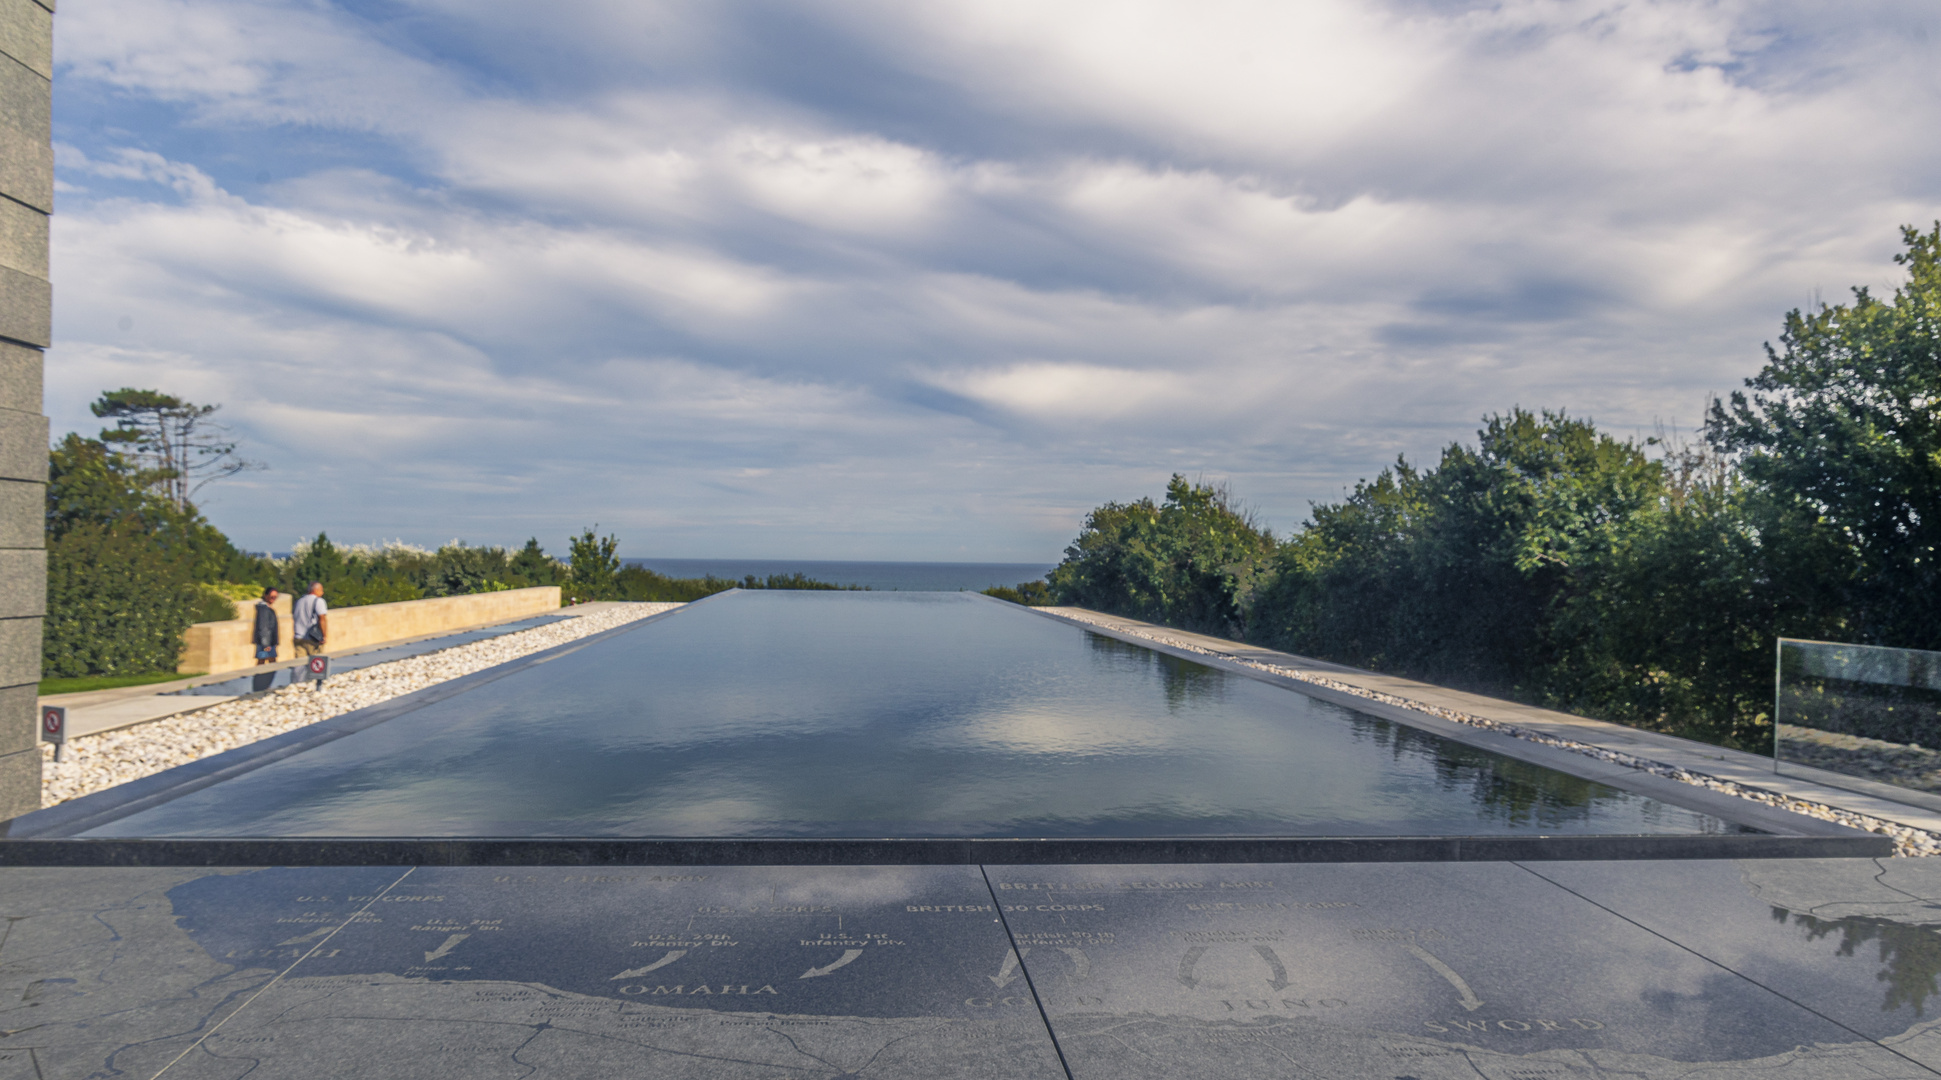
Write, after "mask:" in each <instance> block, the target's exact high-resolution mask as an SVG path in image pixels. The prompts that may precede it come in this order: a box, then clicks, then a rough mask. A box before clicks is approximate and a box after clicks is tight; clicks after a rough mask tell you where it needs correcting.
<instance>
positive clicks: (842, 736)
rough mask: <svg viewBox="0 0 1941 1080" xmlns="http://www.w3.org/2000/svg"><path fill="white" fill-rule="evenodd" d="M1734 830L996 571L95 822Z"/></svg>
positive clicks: (931, 830) (253, 826) (410, 717)
mask: <svg viewBox="0 0 1941 1080" xmlns="http://www.w3.org/2000/svg"><path fill="white" fill-rule="evenodd" d="M1728 831H1738V830H1737V828H1736V827H1734V826H1730V825H1727V824H1725V823H1723V822H1721V821H1719V820H1717V819H1714V818H1710V817H1707V816H1705V815H1702V814H1697V813H1694V812H1691V811H1688V810H1684V809H1680V808H1678V807H1673V806H1669V805H1667V804H1664V803H1660V802H1657V801H1655V800H1652V799H1649V798H1645V797H1643V796H1639V795H1634V794H1631V793H1628V792H1624V791H1620V790H1617V789H1615V788H1610V787H1606V786H1604V785H1601V784H1596V783H1592V782H1589V781H1585V780H1579V779H1576V778H1574V777H1570V776H1567V775H1564V774H1562V773H1558V772H1554V771H1551V770H1548V769H1544V768H1541V767H1538V766H1534V765H1528V764H1524V763H1521V762H1517V761H1513V760H1511V759H1508V758H1503V757H1498V756H1496V755H1493V754H1488V753H1485V752H1482V751H1477V750H1472V749H1469V748H1466V747H1462V746H1459V745H1457V744H1453V743H1448V742H1445V741H1443V740H1441V739H1438V738H1436V737H1434V736H1430V735H1425V734H1422V733H1420V732H1417V731H1415V730H1413V729H1411V728H1406V727H1402V726H1399V725H1394V724H1390V723H1388V722H1386V721H1382V720H1376V719H1371V718H1369V717H1365V716H1362V715H1360V714H1357V713H1353V712H1349V711H1347V710H1345V709H1341V708H1337V707H1335V706H1332V705H1327V704H1323V703H1320V702H1316V701H1314V700H1313V699H1311V698H1307V697H1304V696H1302V695H1300V694H1297V693H1294V692H1292V691H1288V690H1283V689H1280V688H1279V687H1275V686H1270V685H1267V684H1265V683H1261V682H1257V681H1255V680H1252V679H1248V678H1244V677H1241V676H1235V675H1228V674H1226V673H1224V672H1221V671H1217V670H1214V669H1211V668H1207V667H1203V666H1200V665H1198V664H1192V663H1187V662H1184V661H1179V660H1174V659H1172V658H1170V657H1165V656H1161V655H1159V654H1157V653H1153V652H1150V651H1148V650H1146V649H1142V648H1138V647H1135V646H1131V645H1125V644H1122V643H1120V642H1117V641H1114V640H1112V639H1109V638H1103V637H1099V636H1096V635H1093V634H1089V633H1087V632H1085V631H1083V630H1080V629H1078V628H1075V627H1072V626H1068V625H1065V624H1062V623H1058V622H1054V621H1052V620H1050V619H1047V618H1044V617H1042V616H1039V615H1034V614H1032V613H1031V612H1029V611H1026V610H1024V609H1021V608H1017V607H1014V606H1012V605H1008V604H1004V603H1002V602H1000V601H996V600H992V599H989V598H987V597H982V596H978V595H975V594H961V593H805V592H765V591H764V592H737V593H728V594H723V595H721V596H717V597H714V598H711V599H709V600H705V601H702V602H700V603H697V604H694V605H692V606H690V607H688V608H686V609H684V610H681V611H679V612H677V613H675V614H673V615H671V616H669V617H666V618H663V619H661V620H658V621H656V622H652V623H648V624H646V625H643V626H639V627H637V628H634V629H632V630H629V631H626V632H623V633H620V634H618V635H616V636H613V637H610V638H606V639H604V640H601V641H598V642H595V643H593V644H591V645H588V646H586V647H584V648H581V649H579V650H578V651H575V652H571V653H568V654H566V655H563V656H559V657H557V658H555V659H553V660H551V661H550V662H548V663H545V664H541V665H539V666H537V667H533V668H530V669H527V670H525V671H521V672H519V673H517V674H513V675H510V676H507V677H505V678H502V679H500V680H498V681H496V682H492V683H489V684H487V685H485V686H482V687H480V688H478V689H476V690H472V691H470V692H467V693H463V694H460V695H457V696H455V697H452V698H447V699H446V700H444V701H440V702H437V703H435V704H432V705H429V706H426V707H425V708H422V709H419V710H417V711H415V712H412V713H409V714H407V715H405V716H402V717H399V718H397V719H395V720H392V721H389V722H388V723H384V724H380V725H378V726H376V727H373V728H369V729H366V730H364V731H361V732H358V733H357V734H354V735H350V736H347V737H345V738H342V739H339V740H337V741H336V742H333V743H330V744H327V745H325V746H322V747H319V748H317V749H314V750H310V751H307V752H305V753H302V754H298V755H295V756H293V757H290V758H286V759H284V760H282V761H279V762H276V763H274V764H271V765H268V766H265V767H263V768H260V769H257V770H256V771H254V772H251V773H247V774H245V775H242V776H240V777H237V778H236V779H233V780H229V781H226V782H223V783H220V784H217V785H214V786H212V787H209V788H205V789H203V790H201V791H198V792H194V793H192V794H189V795H186V796H183V797H181V798H178V799H176V800H174V801H172V802H169V803H165V804H163V805H161V806H158V807H155V808H153V809H150V810H147V811H144V812H142V813H139V814H135V815H131V816H129V817H126V818H123V819H121V820H119V821H117V822H114V823H112V824H110V825H107V826H103V827H101V828H98V829H96V830H94V831H93V832H91V833H89V834H87V835H92V836H490V835H501V836H506V835H512V836H517V835H525V836H559V835H571V836H603V835H625V836H823V837H832V836H1181V835H1187V836H1192V835H1243V834H1244V835H1307V836H1350V835H1359V836H1367V835H1474V834H1502V833H1550V834H1558V833H1577V834H1582V833H1699V832H1728Z"/></svg>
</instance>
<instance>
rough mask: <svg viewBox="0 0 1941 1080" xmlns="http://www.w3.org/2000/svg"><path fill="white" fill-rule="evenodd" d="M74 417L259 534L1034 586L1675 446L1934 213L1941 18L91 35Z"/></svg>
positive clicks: (73, 252)
mask: <svg viewBox="0 0 1941 1080" xmlns="http://www.w3.org/2000/svg"><path fill="white" fill-rule="evenodd" d="M55 36H56V59H57V71H56V82H55V106H54V108H55V128H54V138H55V143H56V147H57V162H58V178H59V184H60V186H59V189H58V196H57V197H58V200H59V203H58V211H59V212H58V214H57V216H56V219H55V230H54V273H55V282H56V285H55V339H56V343H55V347H54V349H53V350H52V351H51V352H50V354H49V357H48V392H47V411H48V413H49V415H50V416H52V417H53V421H54V428H55V431H56V432H57V433H59V432H62V431H66V430H75V429H80V430H86V431H92V430H93V429H94V428H96V427H98V422H97V421H94V420H93V419H92V417H90V416H89V415H88V413H87V403H88V402H89V401H90V400H91V399H92V398H93V397H94V396H95V395H96V394H97V393H99V392H100V391H101V390H102V389H104V388H107V387H115V386H122V385H133V386H140V387H155V388H159V389H164V390H168V391H171V392H174V393H178V394H181V395H184V396H187V397H190V398H192V399H194V400H197V401H209V402H220V403H221V404H222V406H223V410H222V416H224V417H225V418H226V419H227V420H228V421H229V422H230V424H231V426H232V427H233V429H234V431H235V432H236V434H237V435H238V436H239V437H240V438H241V439H242V440H243V442H244V443H245V444H246V447H247V450H248V452H249V453H250V454H251V455H252V456H254V457H257V458H260V459H262V460H264V461H266V462H268V463H269V465H270V466H271V468H270V469H269V470H268V471H265V472H262V473H257V474H253V475H251V476H249V477H246V478H243V479H239V480H232V481H229V482H227V483H224V484H220V485H216V486H212V487H210V488H208V489H205V492H204V496H205V497H204V500H203V501H204V502H205V504H206V509H207V510H208V512H209V514H210V516H211V518H212V519H213V520H214V521H215V522H216V523H217V524H218V525H220V526H222V527H223V528H224V529H225V530H227V531H228V532H229V533H230V534H231V536H232V537H234V538H235V539H236V540H237V541H238V542H239V543H242V544H243V545H245V546H247V547H252V548H257V549H287V548H288V546H289V544H290V543H291V541H293V540H295V539H296V538H297V537H299V536H303V535H309V534H314V533H315V532H316V531H317V530H319V529H326V528H327V529H328V530H329V531H330V532H331V534H332V536H333V537H335V538H337V539H339V540H345V541H370V540H379V539H389V538H401V539H405V540H408V541H413V542H417V543H427V544H435V543H437V542H440V541H443V540H445V539H448V538H451V537H455V536H456V537H464V538H466V539H468V540H471V541H474V542H493V543H518V542H521V541H523V540H524V539H525V538H526V537H527V536H529V535H537V536H538V537H539V538H540V539H541V541H542V543H545V544H546V545H547V546H548V547H549V548H550V549H554V550H558V549H560V548H562V547H563V546H564V539H565V537H566V535H567V534H568V532H569V531H573V530H575V529H577V528H578V527H580V526H582V525H587V524H592V523H595V522H597V523H599V524H600V525H601V526H602V528H603V529H604V530H611V531H615V532H617V533H618V534H619V535H620V536H621V539H622V551H623V553H625V554H631V555H643V556H645V555H661V556H698V557H710V556H747V557H798V558H857V559H873V558H902V559H936V560H979V559H994V560H1020V561H1036V560H1045V561H1051V560H1054V559H1056V558H1057V555H1058V552H1059V550H1060V549H1061V548H1062V547H1063V545H1064V544H1065V543H1066V542H1068V541H1069V540H1070V539H1071V537H1072V536H1073V535H1074V534H1075V532H1076V530H1077V528H1078V524H1079V522H1080V519H1081V518H1082V516H1083V514H1084V512H1085V510H1087V509H1088V508H1090V507H1092V506H1094V505H1096V504H1098V503H1100V502H1102V501H1105V500H1108V499H1127V498H1132V497H1136V496H1138V495H1141V494H1148V493H1155V492H1157V491H1158V490H1159V489H1160V488H1161V487H1162V486H1163V484H1164V481H1165V478H1166V476H1167V475H1168V474H1169V473H1171V472H1174V471H1179V472H1185V473H1188V474H1189V475H1204V476H1206V477H1208V478H1211V479H1226V480H1229V481H1230V482H1231V483H1232V485H1233V487H1234V489H1235V490H1236V491H1237V493H1238V494H1240V495H1241V496H1242V497H1243V498H1244V499H1245V500H1246V501H1247V502H1249V503H1250V504H1252V505H1253V506H1255V507H1256V508H1257V509H1258V510H1259V512H1260V513H1261V515H1262V516H1263V517H1264V518H1265V520H1266V521H1267V522H1269V523H1270V524H1272V525H1274V526H1275V527H1276V528H1277V529H1280V530H1283V531H1285V530H1287V529H1290V528H1293V527H1296V526H1298V525H1299V523H1300V522H1301V520H1302V519H1303V517H1304V516H1305V515H1306V513H1307V508H1308V503H1309V501H1310V500H1317V499H1319V500H1327V499H1334V498H1338V497H1339V496H1340V495H1341V493H1342V489H1343V487H1344V486H1345V485H1348V484H1351V483H1353V481H1354V480H1355V479H1356V478H1357V477H1361V476H1367V475H1370V474H1372V473H1373V472H1375V471H1376V470H1378V469H1380V468H1381V466H1382V465H1383V464H1384V463H1385V462H1387V461H1389V460H1392V459H1393V457H1394V456H1395V455H1396V454H1397V453H1407V454H1409V455H1410V456H1411V457H1426V456H1432V455H1433V454H1434V453H1435V451H1436V450H1437V449H1438V448H1439V447H1440V446H1441V445H1442V444H1444V443H1446V442H1448V441H1450V440H1452V439H1459V438H1466V437H1468V436H1469V435H1470V434H1471V433H1472V432H1473V431H1474V429H1475V427H1476V426H1477V423H1478V421H1479V419H1480V418H1481V417H1482V416H1483V414H1485V413H1488V412H1492V411H1496V410H1504V409H1507V408H1509V407H1511V406H1513V405H1519V404H1520V405H1524V406H1528V407H1537V406H1548V407H1563V408H1568V409H1570V410H1571V411H1572V412H1574V413H1578V414H1582V415H1588V416H1591V417H1593V418H1594V419H1596V420H1597V421H1598V422H1599V423H1600V424H1602V425H1605V426H1606V427H1609V428H1611V429H1613V430H1617V431H1620V432H1623V433H1627V434H1629V433H1634V432H1639V431H1648V430H1649V429H1650V428H1651V426H1652V425H1653V424H1654V422H1656V421H1660V420H1663V421H1668V422H1672V423H1675V424H1681V425H1691V424H1693V423H1695V422H1696V420H1697V417H1698V414H1699V411H1700V408H1701V406H1702V403H1703V401H1704V399H1705V396H1706V395H1707V394H1708V393H1711V392H1722V391H1726V390H1730V389H1732V388H1733V387H1735V386H1737V385H1738V384H1739V381H1740V380H1741V379H1743V378H1744V377H1745V376H1747V375H1749V374H1751V373H1752V372H1753V371H1754V370H1756V369H1757V367H1758V365H1759V362H1760V359H1761V352H1760V345H1761V343H1762V342H1763V341H1764V340H1766V339H1768V338H1771V337H1772V336H1774V334H1775V333H1776V331H1777V329H1778V326H1779V321H1780V318H1781V316H1782V314H1783V313H1784V311H1785V310H1786V309H1788V308H1791V307H1796V306H1801V305H1803V304H1806V303H1808V302H1810V301H1811V299H1812V297H1813V296H1814V295H1815V290H1816V289H1817V290H1820V291H1821V292H1822V293H1824V295H1826V296H1827V297H1828V298H1829V299H1837V298H1838V297H1840V296H1841V295H1843V294H1844V291H1845V289H1846V288H1847V287H1848V286H1851V285H1856V284H1872V285H1875V286H1876V287H1879V286H1891V284H1892V283H1893V282H1895V281H1896V280H1897V274H1896V268H1895V267H1894V266H1893V265H1892V263H1891V262H1890V257H1891V255H1892V254H1893V252H1894V251H1895V250H1896V249H1897V248H1898V232H1897V228H1898V226H1900V225H1902V224H1917V223H1926V222H1929V221H1932V220H1933V219H1935V218H1936V217H1941V140H1936V139H1935V138H1934V137H1933V136H1934V133H1935V132H1936V131H1937V130H1941V63H1938V62H1937V53H1938V51H1941V15H1937V13H1936V9H1935V7H1934V6H1933V4H1932V3H1931V2H1926V0H1922V2H1904V3H1867V2H1865V0H1860V2H1856V3H1846V4H1840V5H1828V4H1824V3H1807V2H1799V3H1787V2H1779V3H1764V2H1757V0H1747V2H1735V0H1722V2H1716V3H1680V2H1667V3H1652V2H1648V0H1643V2H1608V3H1605V2H1594V0H1593V2H1576V0H1555V2H1525V0H1505V2H1502V3H1474V4H1471V3H1446V2H1438V0H1396V2H1392V3H1382V2H1378V0H1362V2H1343V0H1301V2H1299V3H1288V2H1286V0H1264V2H1246V0H1194V2H1192V3H1187V2H1184V0H1172V2H1168V3H1155V2H1146V0H1063V2H1056V3H1046V2H1044V0H1030V2H1027V0H925V2H924V3H919V4H912V3H908V2H892V0H851V2H820V0H801V2H794V3H782V2H772V3H771V2H762V0H749V2H743V3H721V2H703V0H691V2H688V0H665V2H663V0H551V2H537V0H520V2H517V3H513V2H500V0H336V2H332V0H62V4H61V8H60V13H59V15H58V16H57V19H56V26H55Z"/></svg>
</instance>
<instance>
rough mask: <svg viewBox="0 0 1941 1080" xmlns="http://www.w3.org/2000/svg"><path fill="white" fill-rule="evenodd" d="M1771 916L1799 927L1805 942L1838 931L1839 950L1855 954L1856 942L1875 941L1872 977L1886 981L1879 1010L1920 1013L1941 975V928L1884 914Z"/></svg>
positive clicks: (1783, 913) (1780, 913)
mask: <svg viewBox="0 0 1941 1080" xmlns="http://www.w3.org/2000/svg"><path fill="white" fill-rule="evenodd" d="M1772 915H1773V921H1774V922H1778V923H1786V922H1788V921H1790V922H1791V923H1792V925H1794V926H1796V927H1798V928H1799V929H1800V930H1801V931H1803V932H1804V933H1805V934H1806V938H1807V940H1808V941H1818V940H1820V939H1821V938H1827V937H1831V936H1833V934H1834V933H1835V932H1838V934H1839V935H1840V944H1839V947H1838V950H1837V951H1838V954H1839V955H1841V956H1857V955H1858V950H1859V948H1860V946H1862V945H1865V944H1868V943H1869V942H1871V943H1874V944H1875V945H1876V946H1877V948H1878V949H1879V957H1880V963H1881V968H1880V971H1879V972H1878V973H1877V974H1876V975H1875V976H1874V978H1876V979H1878V980H1879V981H1881V982H1883V983H1886V984H1887V991H1886V996H1885V997H1884V998H1883V1000H1882V1001H1881V1004H1880V1008H1881V1011H1882V1012H1893V1011H1894V1010H1895V1009H1898V1008H1901V1007H1902V1006H1906V1007H1908V1008H1911V1009H1913V1010H1914V1011H1916V1012H1918V1013H1921V1014H1923V1015H1925V1014H1926V1012H1927V1000H1928V998H1930V997H1932V996H1934V995H1935V994H1936V993H1937V992H1941V991H1937V989H1936V987H1935V977H1936V976H1937V975H1941V933H1937V932H1936V929H1935V927H1934V926H1932V925H1909V924H1907V923H1898V922H1890V921H1888V920H1886V919H1867V918H1848V919H1822V918H1819V917H1817V916H1813V915H1805V914H1800V913H1798V912H1792V911H1788V910H1786V909H1785V908H1782V907H1776V908H1773V909H1772Z"/></svg>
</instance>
